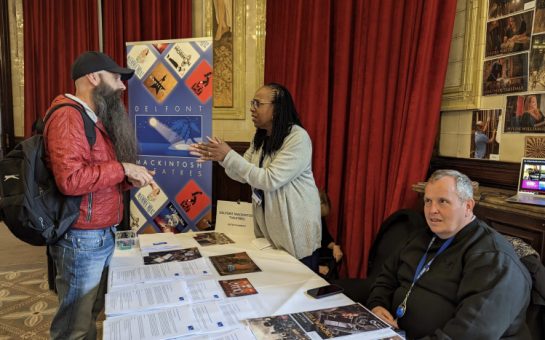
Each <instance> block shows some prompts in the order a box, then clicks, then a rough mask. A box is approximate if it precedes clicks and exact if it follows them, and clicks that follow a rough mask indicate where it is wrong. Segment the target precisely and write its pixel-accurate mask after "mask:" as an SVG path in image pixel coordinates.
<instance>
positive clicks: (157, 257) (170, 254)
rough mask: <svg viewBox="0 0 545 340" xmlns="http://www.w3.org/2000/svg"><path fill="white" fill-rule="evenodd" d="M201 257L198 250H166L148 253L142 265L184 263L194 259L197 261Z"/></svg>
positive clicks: (195, 248)
mask: <svg viewBox="0 0 545 340" xmlns="http://www.w3.org/2000/svg"><path fill="white" fill-rule="evenodd" d="M199 257H202V256H201V253H200V252H199V249H198V248H197V247H194V248H186V249H177V250H167V251H158V252H153V253H149V255H148V256H144V264H158V263H163V262H173V261H177V262H184V261H190V260H194V259H198V258H199Z"/></svg>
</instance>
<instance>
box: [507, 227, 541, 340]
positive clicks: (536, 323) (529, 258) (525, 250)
mask: <svg viewBox="0 0 545 340" xmlns="http://www.w3.org/2000/svg"><path fill="white" fill-rule="evenodd" d="M504 236H505V238H507V240H508V241H509V243H511V245H512V246H513V248H514V249H515V253H517V255H518V256H519V258H520V261H521V262H522V263H523V264H524V265H525V266H526V269H528V271H529V272H530V276H531V277H532V291H531V295H530V304H529V305H528V309H527V310H526V324H527V325H528V328H529V330H530V334H531V335H532V339H536V340H537V339H545V266H544V265H543V263H541V259H540V257H539V254H538V252H537V251H536V250H535V249H534V248H532V247H531V246H530V245H529V244H527V243H526V242H524V241H523V240H521V239H519V238H517V237H512V236H506V235H504Z"/></svg>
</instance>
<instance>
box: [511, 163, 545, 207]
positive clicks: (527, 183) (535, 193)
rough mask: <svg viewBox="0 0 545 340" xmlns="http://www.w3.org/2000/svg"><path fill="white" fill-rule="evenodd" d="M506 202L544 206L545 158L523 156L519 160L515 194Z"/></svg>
mask: <svg viewBox="0 0 545 340" xmlns="http://www.w3.org/2000/svg"><path fill="white" fill-rule="evenodd" d="M506 201H507V202H514V203H522V204H531V205H540V206H544V207H545V159H544V158H523V159H522V161H521V162H520V174H519V185H518V188H517V194H516V195H515V196H512V197H509V198H508V199H506Z"/></svg>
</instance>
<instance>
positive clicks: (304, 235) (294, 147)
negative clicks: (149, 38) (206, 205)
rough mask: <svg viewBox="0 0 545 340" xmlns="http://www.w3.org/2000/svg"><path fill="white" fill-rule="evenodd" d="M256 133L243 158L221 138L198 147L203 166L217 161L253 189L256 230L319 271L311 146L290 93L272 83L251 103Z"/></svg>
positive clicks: (317, 210)
mask: <svg viewBox="0 0 545 340" xmlns="http://www.w3.org/2000/svg"><path fill="white" fill-rule="evenodd" d="M250 111H251V112H252V121H253V123H254V125H255V127H256V133H255V135H254V138H253V141H252V143H251V145H250V148H249V149H248V150H247V151H246V152H245V153H244V156H240V155H239V154H238V153H237V152H235V151H234V150H232V149H231V148H230V147H229V145H227V144H226V143H225V142H223V141H221V140H220V139H219V138H209V142H208V143H199V144H194V145H192V147H191V152H192V154H193V155H195V156H199V157H200V159H199V161H201V162H203V161H218V162H219V163H220V165H221V166H223V167H224V168H225V172H226V173H227V175H228V176H229V177H231V178H232V179H234V180H236V181H239V182H242V183H248V184H249V185H250V186H251V187H252V201H253V212H254V231H255V234H256V237H265V238H266V239H267V240H268V241H269V242H270V243H271V244H272V245H273V246H274V247H276V248H279V249H284V250H286V251H287V252H288V253H290V254H291V255H293V256H295V257H296V258H297V259H299V260H300V261H301V262H303V263H304V264H305V265H307V266H308V267H309V268H311V269H312V270H314V271H316V272H317V271H318V261H319V253H318V250H319V248H320V245H321V244H320V242H321V220H320V197H319V194H318V189H317V188H316V184H315V182H314V176H313V175H312V166H311V165H312V144H311V140H310V137H309V135H308V134H307V132H306V131H305V129H303V127H302V126H301V121H300V120H299V116H298V114H297V111H296V109H295V104H294V103H293V99H292V97H291V94H290V93H289V91H288V90H287V89H286V88H285V87H284V86H282V85H279V84H275V83H271V84H267V85H265V86H263V87H261V88H260V89H259V90H257V92H256V93H255V95H254V99H252V101H250Z"/></svg>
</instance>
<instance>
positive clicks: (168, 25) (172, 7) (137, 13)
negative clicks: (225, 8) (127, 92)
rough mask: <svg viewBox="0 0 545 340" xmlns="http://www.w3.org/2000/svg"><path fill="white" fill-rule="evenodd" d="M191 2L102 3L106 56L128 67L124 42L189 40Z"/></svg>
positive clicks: (140, 0) (126, 0)
mask: <svg viewBox="0 0 545 340" xmlns="http://www.w3.org/2000/svg"><path fill="white" fill-rule="evenodd" d="M191 11H192V6H191V0H107V1H106V0H103V1H102V15H103V17H102V20H103V21H102V22H103V24H102V26H103V28H104V33H103V35H104V53H106V54H108V55H110V56H111V57H112V58H113V59H114V60H115V61H116V62H118V63H119V64H120V65H126V64H127V55H126V46H125V43H127V42H133V41H148V40H166V39H181V38H190V37H191V36H192V28H191V25H192V20H191Z"/></svg>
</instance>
